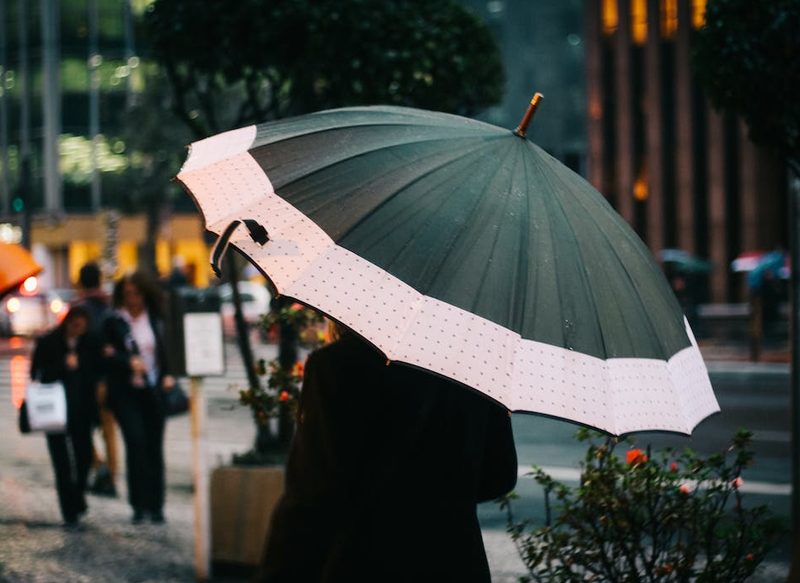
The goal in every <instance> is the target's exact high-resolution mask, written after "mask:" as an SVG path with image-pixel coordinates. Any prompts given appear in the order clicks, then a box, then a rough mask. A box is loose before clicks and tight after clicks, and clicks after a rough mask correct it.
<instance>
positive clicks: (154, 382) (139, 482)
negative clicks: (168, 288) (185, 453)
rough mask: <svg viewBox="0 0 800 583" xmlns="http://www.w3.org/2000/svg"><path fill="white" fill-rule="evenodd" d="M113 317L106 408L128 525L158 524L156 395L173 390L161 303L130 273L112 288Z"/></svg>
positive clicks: (160, 473) (161, 416)
mask: <svg viewBox="0 0 800 583" xmlns="http://www.w3.org/2000/svg"><path fill="white" fill-rule="evenodd" d="M113 300H114V306H115V308H116V310H115V312H114V313H113V314H112V315H110V316H108V317H107V318H106V319H105V325H104V334H103V341H104V343H105V344H104V348H103V350H104V354H105V356H106V358H107V362H108V364H107V377H106V378H107V384H108V406H109V407H110V408H111V411H112V412H113V413H114V416H115V417H116V419H117V423H118V424H119V426H120V429H121V430H122V437H123V441H124V442H125V460H126V468H127V480H128V501H129V503H130V505H131V507H132V509H133V518H132V521H133V522H134V523H135V524H136V523H140V522H142V521H143V520H144V518H145V516H146V515H148V514H149V516H150V519H151V521H152V522H154V523H163V522H164V513H163V508H164V489H165V481H164V480H165V478H164V428H165V413H164V406H163V397H162V392H163V391H168V390H171V389H172V388H173V387H174V386H175V378H174V377H173V376H172V375H171V370H170V367H169V363H168V359H167V348H166V341H165V336H164V323H163V321H162V319H161V315H160V314H161V306H162V303H163V302H162V299H161V297H160V293H159V290H158V288H157V287H156V284H155V283H154V282H153V281H152V280H151V278H149V277H148V276H147V275H146V274H144V273H142V272H135V273H133V274H130V275H126V276H125V277H123V278H121V279H120V280H119V281H118V282H117V284H116V286H115V287H114V294H113Z"/></svg>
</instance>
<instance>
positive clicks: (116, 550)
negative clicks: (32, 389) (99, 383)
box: [0, 437, 524, 583]
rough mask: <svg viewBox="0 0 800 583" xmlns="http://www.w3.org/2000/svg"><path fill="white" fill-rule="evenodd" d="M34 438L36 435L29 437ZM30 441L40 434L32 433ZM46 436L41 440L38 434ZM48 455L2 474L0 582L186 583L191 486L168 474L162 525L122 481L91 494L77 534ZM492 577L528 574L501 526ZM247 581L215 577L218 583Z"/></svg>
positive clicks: (492, 546) (490, 550)
mask: <svg viewBox="0 0 800 583" xmlns="http://www.w3.org/2000/svg"><path fill="white" fill-rule="evenodd" d="M28 439H31V437H28ZM32 439H36V437H33V438H32ZM41 441H44V439H41ZM45 462H47V460H38V461H37V462H36V463H31V462H30V461H26V462H20V463H7V462H6V463H4V464H3V466H4V467H3V470H2V473H0V582H3V583H94V582H97V583H100V582H102V583H109V582H113V583H156V582H158V583H179V582H181V583H186V582H190V581H194V580H195V576H194V565H193V560H194V548H193V545H194V539H193V537H194V522H193V521H194V514H193V513H194V509H193V506H192V492H191V487H190V484H188V483H186V482H185V481H184V480H180V481H178V480H176V479H175V476H174V475H173V476H171V479H169V486H168V492H167V505H166V512H165V515H166V519H167V523H166V524H164V525H155V524H149V523H145V524H141V525H133V524H131V522H130V518H131V512H130V508H129V507H128V505H127V503H126V502H125V497H124V485H123V487H122V489H121V491H120V497H119V498H116V499H112V498H102V497H97V496H91V495H90V496H89V497H88V502H89V512H88V514H87V516H86V518H85V519H84V521H83V524H82V529H81V530H80V531H78V532H72V531H66V530H64V529H63V528H62V526H61V521H60V517H59V513H58V506H57V503H56V496H55V489H54V486H53V478H52V471H51V469H50V467H49V463H45ZM484 541H485V544H486V549H487V555H488V557H489V560H490V564H491V568H492V580H493V581H495V582H498V583H511V582H515V581H517V578H518V577H519V576H520V575H522V574H523V573H524V567H523V565H522V562H521V560H520V559H519V557H518V556H517V554H516V550H515V549H514V546H513V544H512V543H511V540H510V538H509V537H508V535H507V534H506V533H505V532H504V531H499V530H487V531H485V532H484ZM243 580H246V579H236V578H233V577H213V578H212V579H211V581H212V582H214V583H234V582H236V581H243Z"/></svg>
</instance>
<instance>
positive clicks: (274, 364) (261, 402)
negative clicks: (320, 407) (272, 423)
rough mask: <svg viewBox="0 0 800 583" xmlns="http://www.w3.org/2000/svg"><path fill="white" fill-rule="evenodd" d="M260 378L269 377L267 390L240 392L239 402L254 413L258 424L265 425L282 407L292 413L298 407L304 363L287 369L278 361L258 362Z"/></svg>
mask: <svg viewBox="0 0 800 583" xmlns="http://www.w3.org/2000/svg"><path fill="white" fill-rule="evenodd" d="M258 374H259V376H267V388H266V389H265V388H264V387H261V386H258V387H250V388H248V389H242V390H240V391H239V401H240V402H241V403H242V404H243V405H247V406H248V407H250V409H251V410H252V411H253V417H255V419H256V421H257V422H258V423H261V424H264V423H266V422H267V421H269V419H270V417H275V416H276V415H277V414H278V411H279V410H280V408H281V407H282V406H287V407H289V408H290V409H291V410H292V411H294V409H295V408H296V407H297V399H298V397H299V396H300V386H301V385H302V383H303V363H302V362H297V363H295V365H294V367H293V368H291V369H286V368H284V367H282V366H281V365H280V363H279V362H278V361H277V359H276V360H271V361H270V362H266V361H264V360H263V359H262V360H260V361H259V362H258Z"/></svg>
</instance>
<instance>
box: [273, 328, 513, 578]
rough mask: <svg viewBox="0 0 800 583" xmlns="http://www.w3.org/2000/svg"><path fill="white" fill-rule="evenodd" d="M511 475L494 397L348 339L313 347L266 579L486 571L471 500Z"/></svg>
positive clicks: (492, 493) (494, 492) (509, 440)
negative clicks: (387, 357) (393, 362)
mask: <svg viewBox="0 0 800 583" xmlns="http://www.w3.org/2000/svg"><path fill="white" fill-rule="evenodd" d="M516 478H517V459H516V451H515V449H514V441H513V435H512V432H511V423H510V418H509V416H508V413H507V411H506V410H505V409H503V408H502V407H500V406H498V405H496V404H494V403H492V402H490V401H489V400H488V399H487V398H485V397H482V396H480V395H477V394H475V393H473V392H472V391H470V390H469V389H466V388H464V387H460V386H456V385H455V384H453V383H450V382H448V381H445V380H443V379H440V378H438V377H436V376H435V375H433V374H430V373H426V372H422V371H419V370H415V369H412V368H410V367H407V366H403V365H399V364H398V365H391V366H387V365H386V362H385V359H384V358H383V357H382V356H380V354H378V353H377V352H376V351H375V350H373V349H372V348H371V347H369V346H368V345H366V344H364V343H363V342H362V341H360V340H358V339H357V338H355V337H352V336H347V337H345V338H344V339H342V340H340V341H339V342H336V343H334V344H332V345H329V346H327V347H325V348H323V349H321V350H318V351H317V352H315V353H313V354H312V355H311V356H310V357H309V359H308V362H307V364H306V368H305V379H304V382H303V391H302V397H301V404H300V420H299V422H298V428H297V433H296V434H295V437H294V440H293V443H292V448H291V451H290V455H289V461H288V464H287V468H286V491H285V493H284V495H283V497H282V498H281V500H280V502H279V503H278V505H277V507H276V509H275V512H274V514H273V518H272V524H271V529H270V534H269V535H268V542H267V546H266V549H265V556H264V562H263V566H262V572H261V574H260V579H261V580H263V581H270V582H278V581H281V582H282V581H309V582H311V581H314V582H317V581H326V582H327V581H362V580H371V581H382V582H385V581H409V582H420V581H428V580H432V581H459V582H465V581H489V579H490V575H489V568H488V565H487V562H486V555H485V551H484V548H483V541H482V538H481V531H480V526H479V523H478V519H477V516H476V504H477V503H478V502H481V501H485V500H490V499H493V498H495V497H498V496H500V495H502V494H505V493H506V492H508V491H510V490H511V489H512V488H513V487H514V485H515V483H516Z"/></svg>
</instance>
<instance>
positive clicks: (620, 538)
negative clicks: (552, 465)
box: [501, 430, 784, 583]
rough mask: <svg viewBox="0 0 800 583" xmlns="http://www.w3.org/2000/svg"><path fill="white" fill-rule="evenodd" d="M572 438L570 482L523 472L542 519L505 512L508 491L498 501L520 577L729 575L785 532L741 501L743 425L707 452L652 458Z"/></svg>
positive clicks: (601, 441) (746, 460) (746, 443)
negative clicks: (577, 464)
mask: <svg viewBox="0 0 800 583" xmlns="http://www.w3.org/2000/svg"><path fill="white" fill-rule="evenodd" d="M578 437H579V439H581V440H582V441H589V442H590V445H589V449H588V450H587V452H586V456H585V458H584V461H583V462H582V464H581V469H582V471H581V478H580V483H579V485H578V486H576V487H574V488H573V487H569V486H567V485H564V484H562V483H560V482H557V481H556V480H554V479H553V478H552V477H550V476H549V475H548V474H547V473H545V472H544V471H543V470H542V469H540V468H534V471H533V472H532V474H531V475H532V476H533V477H534V479H535V480H536V481H537V482H538V483H539V484H540V485H541V486H542V487H543V488H544V493H545V511H546V517H545V523H544V524H543V525H536V524H533V523H532V521H529V520H523V521H516V520H515V519H514V516H513V513H512V508H511V507H512V504H513V500H514V498H515V495H514V494H513V493H512V494H511V495H509V496H507V497H506V498H504V499H502V500H501V507H502V508H504V509H505V510H506V512H507V517H508V526H507V529H508V532H509V533H510V535H511V537H512V538H513V540H514V543H515V545H516V546H517V550H518V551H519V554H520V557H521V558H522V560H523V562H524V563H525V566H526V567H527V569H528V575H527V576H525V577H523V578H522V579H521V580H522V581H537V582H548V583H556V582H558V583H568V582H569V583H571V582H576V583H577V582H579V581H580V582H582V583H583V582H586V581H597V582H599V581H603V582H629V581H653V582H667V581H725V582H726V583H735V582H739V581H744V580H745V579H746V578H747V577H748V576H750V575H751V574H752V573H753V572H754V570H755V569H756V567H757V566H758V564H759V563H760V562H761V561H762V560H763V559H764V557H765V555H766V554H767V553H768V552H769V551H770V550H771V549H772V548H773V546H774V545H775V544H776V543H777V542H778V540H779V538H780V536H781V535H782V533H783V531H784V525H783V524H782V523H781V522H780V521H779V520H778V519H776V518H775V517H774V516H772V514H771V513H770V512H769V510H768V509H767V508H766V507H765V506H758V507H753V508H746V507H745V505H744V496H743V493H742V488H743V487H744V486H746V482H745V481H744V479H743V478H742V473H743V471H744V470H745V468H747V467H748V466H749V465H750V464H751V463H752V461H753V453H752V451H751V449H750V440H751V437H752V434H751V433H750V432H747V431H744V430H740V431H739V432H737V434H736V435H735V436H734V438H733V441H732V443H731V446H730V447H729V448H728V450H727V451H725V452H724V453H721V454H716V455H711V456H709V457H706V458H704V457H701V456H700V455H698V454H697V453H695V452H693V451H691V450H685V451H683V452H677V451H675V450H672V449H666V450H664V451H662V452H660V453H658V454H657V455H655V456H654V455H653V454H652V452H651V451H650V448H648V449H647V451H645V450H641V449H638V448H634V447H633V444H632V442H631V441H630V440H618V439H615V438H609V437H607V436H603V435H601V434H598V433H593V432H590V431H588V430H580V431H579V433H578ZM622 448H625V453H624V460H623V459H620V456H619V455H618V450H620V449H622ZM553 499H555V500H553Z"/></svg>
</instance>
